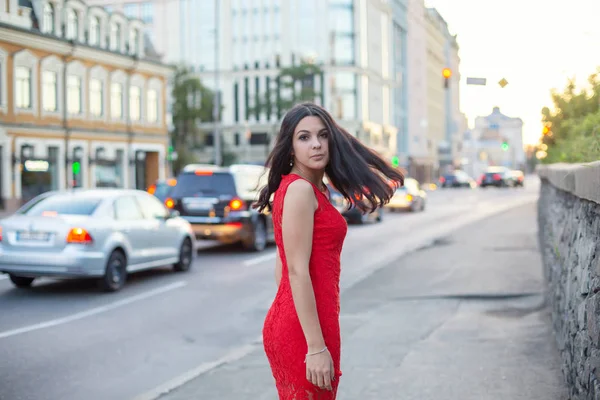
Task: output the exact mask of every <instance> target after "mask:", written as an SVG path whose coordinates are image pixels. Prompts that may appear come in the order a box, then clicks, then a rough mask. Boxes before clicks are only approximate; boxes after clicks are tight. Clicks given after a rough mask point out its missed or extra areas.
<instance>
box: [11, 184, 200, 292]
mask: <svg viewBox="0 0 600 400" xmlns="http://www.w3.org/2000/svg"><path fill="white" fill-rule="evenodd" d="M194 249H195V236H194V233H193V231H192V227H191V226H190V224H189V223H188V222H187V221H185V220H184V219H183V218H180V217H179V216H178V214H177V213H176V212H175V213H171V212H169V211H168V210H167V208H166V207H165V206H164V205H163V204H162V203H161V202H160V201H159V200H158V199H156V198H155V197H154V196H152V195H150V194H148V193H146V192H143V191H139V190H118V189H98V190H75V191H59V192H48V193H44V194H42V195H40V196H38V197H36V198H34V199H33V200H31V201H30V202H28V203H27V204H25V205H24V206H23V207H21V209H19V210H18V211H17V213H16V214H14V215H12V216H10V217H8V218H6V219H3V220H0V273H2V272H4V273H8V274H10V279H11V281H12V282H13V283H14V284H15V285H16V286H17V287H28V286H30V285H31V284H32V282H33V280H34V279H35V278H37V277H41V276H49V277H58V278H60V277H64V278H67V277H69V278H73V277H95V278H99V283H100V286H101V287H102V288H103V289H104V290H106V291H116V290H119V289H121V288H122V287H123V285H124V284H125V280H126V278H127V273H130V272H136V271H141V270H145V269H150V268H155V267H160V266H164V265H169V264H173V266H174V269H175V271H187V270H189V268H190V266H191V264H192V259H193V254H194Z"/></svg>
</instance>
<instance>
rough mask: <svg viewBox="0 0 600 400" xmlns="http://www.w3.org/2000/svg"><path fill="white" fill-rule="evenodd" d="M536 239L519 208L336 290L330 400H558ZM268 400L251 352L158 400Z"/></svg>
mask: <svg viewBox="0 0 600 400" xmlns="http://www.w3.org/2000/svg"><path fill="white" fill-rule="evenodd" d="M536 230H537V225H536V210H535V204H529V205H526V206H523V207H519V208H516V209H513V210H511V211H509V212H506V213H502V214H500V215H497V216H494V217H491V218H488V219H485V220H482V221H480V222H478V223H476V224H473V225H470V226H467V227H465V228H463V229H460V230H458V231H456V232H455V233H454V234H452V235H450V236H449V237H446V238H444V239H441V240H438V241H437V242H436V243H435V244H434V245H433V246H431V247H427V248H423V249H420V250H419V251H416V252H414V253H411V254H408V255H406V256H405V257H403V258H401V259H400V260H397V261H396V262H394V263H392V264H390V265H389V266H387V267H385V268H383V269H381V270H379V271H377V272H376V273H374V274H373V275H371V276H369V277H368V278H366V279H365V280H363V281H361V282H359V283H358V284H356V285H355V286H353V287H351V288H349V289H348V290H346V291H344V292H343V293H342V320H341V323H342V331H343V332H342V335H343V338H342V341H343V350H342V353H343V359H342V371H343V376H342V378H341V379H340V391H339V396H338V399H340V400H346V399H356V400H365V399H377V400H394V399H398V400H412V399H414V400H434V399H436V400H438V399H443V400H471V399H472V400H483V399H490V400H492V399H493V400H519V399H523V400H565V399H567V398H568V396H567V395H566V391H565V386H564V383H563V378H562V375H561V372H560V361H559V358H558V352H557V350H556V346H555V341H554V338H553V337H552V335H551V331H550V323H549V315H548V311H547V309H546V306H545V305H544V303H543V301H544V297H543V287H544V286H543V280H542V270H541V261H540V257H539V252H538V249H537V239H536ZM398 240H402V238H398ZM276 398H277V395H276V392H275V390H274V385H273V379H272V377H271V375H270V371H269V369H268V365H267V361H266V358H265V356H264V354H263V351H262V348H261V347H260V346H259V347H258V348H257V350H256V351H254V352H253V353H251V354H250V355H249V356H246V357H244V358H242V359H240V360H238V361H233V362H231V363H229V364H226V365H223V366H221V367H219V368H216V369H213V370H211V371H209V372H207V373H206V374H204V375H201V376H200V377H198V378H196V379H194V380H192V381H190V382H188V383H187V384H185V385H184V386H181V387H180V388H178V389H176V390H174V391H172V392H171V393H169V394H167V395H164V396H162V397H160V399H161V400H192V399H202V400H212V399H236V400H237V399H240V400H241V399H248V400H261V399H265V400H266V399H276Z"/></svg>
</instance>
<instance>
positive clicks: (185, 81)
mask: <svg viewBox="0 0 600 400" xmlns="http://www.w3.org/2000/svg"><path fill="white" fill-rule="evenodd" d="M172 98H173V125H174V129H173V131H172V132H171V142H172V145H173V148H174V150H175V151H176V152H177V155H178V158H177V160H176V161H175V162H174V165H173V167H174V170H175V171H174V173H175V174H177V173H178V171H180V170H181V168H182V167H183V166H185V165H186V164H189V163H193V162H195V161H196V159H195V157H194V155H193V150H194V149H199V148H202V147H203V144H204V140H205V136H206V135H207V134H212V133H209V132H205V131H202V130H200V129H199V128H198V125H199V123H201V122H213V121H214V118H213V102H214V98H215V95H214V92H213V91H211V90H210V89H208V88H207V87H206V86H204V85H203V84H202V82H201V81H200V79H198V77H197V76H194V75H192V74H190V72H189V70H188V69H187V68H186V67H184V66H180V67H178V68H177V70H176V71H175V75H174V77H173V91H172Z"/></svg>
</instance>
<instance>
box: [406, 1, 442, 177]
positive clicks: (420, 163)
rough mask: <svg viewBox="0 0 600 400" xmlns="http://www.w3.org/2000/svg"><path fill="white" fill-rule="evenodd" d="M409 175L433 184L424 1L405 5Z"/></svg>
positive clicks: (432, 146) (432, 144) (432, 145)
mask: <svg viewBox="0 0 600 400" xmlns="http://www.w3.org/2000/svg"><path fill="white" fill-rule="evenodd" d="M407 50H408V65H407V68H408V74H407V75H408V80H407V86H408V99H409V101H408V131H409V135H408V155H409V158H408V159H407V162H408V172H409V175H410V176H412V177H414V178H415V179H417V180H418V181H419V182H433V181H434V180H435V179H434V176H433V174H434V164H435V161H436V160H435V158H434V154H433V149H434V142H433V140H431V139H430V138H429V136H428V123H427V111H428V97H427V94H428V92H427V90H428V87H427V77H428V70H427V67H428V64H427V59H428V58H427V57H428V56H427V32H426V22H425V5H424V2H423V0H409V2H408V41H407Z"/></svg>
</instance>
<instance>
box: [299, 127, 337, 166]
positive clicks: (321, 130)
mask: <svg viewBox="0 0 600 400" xmlns="http://www.w3.org/2000/svg"><path fill="white" fill-rule="evenodd" d="M329 134H330V133H329V132H328V131H327V128H326V127H325V124H323V121H321V118H319V117H314V116H310V117H304V118H303V119H302V120H300V122H299V123H298V125H297V126H296V129H295V130H294V137H293V140H292V146H293V153H292V156H293V157H294V164H295V165H298V167H299V168H303V167H304V168H308V169H312V170H324V169H325V167H326V166H327V164H328V163H329Z"/></svg>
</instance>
